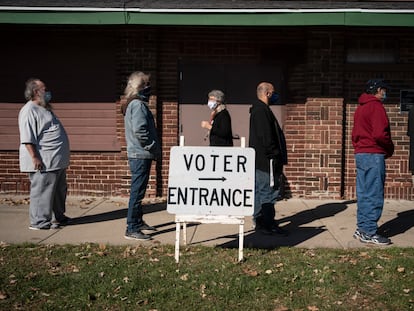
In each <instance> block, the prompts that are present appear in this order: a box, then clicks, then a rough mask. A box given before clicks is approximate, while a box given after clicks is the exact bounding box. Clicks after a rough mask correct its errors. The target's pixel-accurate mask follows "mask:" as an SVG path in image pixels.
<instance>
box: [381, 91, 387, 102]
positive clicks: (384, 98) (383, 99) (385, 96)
mask: <svg viewBox="0 0 414 311" xmlns="http://www.w3.org/2000/svg"><path fill="white" fill-rule="evenodd" d="M386 99H387V93H384V96H383V97H382V101H383V102H385V100H386Z"/></svg>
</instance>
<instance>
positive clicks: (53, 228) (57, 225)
mask: <svg viewBox="0 0 414 311" xmlns="http://www.w3.org/2000/svg"><path fill="white" fill-rule="evenodd" d="M60 228H61V226H60V225H59V224H54V223H52V224H51V225H50V229H51V230H57V229H60Z"/></svg>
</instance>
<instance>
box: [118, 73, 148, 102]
mask: <svg viewBox="0 0 414 311" xmlns="http://www.w3.org/2000/svg"><path fill="white" fill-rule="evenodd" d="M149 78H150V75H147V74H145V73H143V72H141V71H135V72H133V73H131V74H130V76H129V78H128V84H127V86H126V88H125V91H124V95H125V97H126V98H131V97H134V96H136V95H137V94H138V92H139V91H141V90H142V89H143V88H144V87H145V85H146V84H147V82H148V81H149Z"/></svg>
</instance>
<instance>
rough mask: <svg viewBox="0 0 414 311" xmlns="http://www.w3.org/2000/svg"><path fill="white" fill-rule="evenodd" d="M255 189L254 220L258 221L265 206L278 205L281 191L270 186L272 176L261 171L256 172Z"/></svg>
mask: <svg viewBox="0 0 414 311" xmlns="http://www.w3.org/2000/svg"><path fill="white" fill-rule="evenodd" d="M254 188H255V189H254V191H255V193H254V213H253V219H256V218H257V217H258V216H259V215H260V212H261V210H262V205H263V204H266V203H271V204H275V203H276V201H277V197H278V196H279V190H275V189H273V187H271V186H270V174H269V173H267V172H263V171H261V170H255V183H254Z"/></svg>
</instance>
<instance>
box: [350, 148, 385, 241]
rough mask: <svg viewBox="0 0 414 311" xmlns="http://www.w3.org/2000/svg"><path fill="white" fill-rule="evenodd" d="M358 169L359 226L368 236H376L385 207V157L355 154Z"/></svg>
mask: <svg viewBox="0 0 414 311" xmlns="http://www.w3.org/2000/svg"><path fill="white" fill-rule="evenodd" d="M355 163H356V168H357V178H356V192H357V199H358V202H357V226H358V229H359V230H360V231H362V232H365V233H366V234H369V235H371V234H375V233H376V232H377V229H378V224H377V222H378V220H379V219H380V217H381V215H382V210H383V207H384V183H385V155H383V154H375V153H357V154H355Z"/></svg>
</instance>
